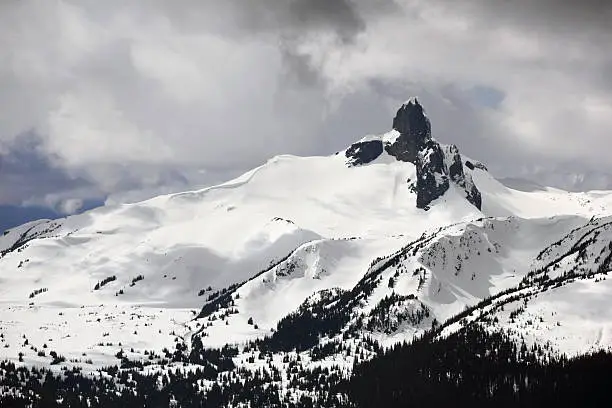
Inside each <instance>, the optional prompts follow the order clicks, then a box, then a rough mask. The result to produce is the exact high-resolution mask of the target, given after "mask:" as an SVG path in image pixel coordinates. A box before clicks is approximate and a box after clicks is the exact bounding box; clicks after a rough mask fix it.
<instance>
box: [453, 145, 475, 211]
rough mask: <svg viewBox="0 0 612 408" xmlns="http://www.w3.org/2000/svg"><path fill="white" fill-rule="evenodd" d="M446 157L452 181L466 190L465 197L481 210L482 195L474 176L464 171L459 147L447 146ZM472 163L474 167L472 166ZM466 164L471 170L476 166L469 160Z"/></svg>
mask: <svg viewBox="0 0 612 408" xmlns="http://www.w3.org/2000/svg"><path fill="white" fill-rule="evenodd" d="M445 157H446V167H447V169H448V176H449V177H450V179H451V181H452V182H453V183H455V184H456V185H457V186H459V187H461V188H462V189H463V191H465V194H466V195H465V198H466V199H467V200H468V201H469V202H470V203H472V204H473V205H474V206H475V207H476V208H478V209H479V210H480V209H481V208H482V195H481V194H480V191H478V188H477V187H476V185H475V184H474V182H473V181H472V176H470V175H469V174H468V173H466V172H465V171H464V169H463V163H462V162H461V154H459V149H458V148H457V146H455V145H450V146H446V152H445ZM468 163H469V165H468ZM478 164H480V163H478ZM470 165H471V166H472V168H470ZM465 166H466V167H467V168H469V169H470V170H474V167H475V166H474V165H473V163H470V162H469V161H466V162H465ZM481 166H482V165H481ZM483 167H484V166H483Z"/></svg>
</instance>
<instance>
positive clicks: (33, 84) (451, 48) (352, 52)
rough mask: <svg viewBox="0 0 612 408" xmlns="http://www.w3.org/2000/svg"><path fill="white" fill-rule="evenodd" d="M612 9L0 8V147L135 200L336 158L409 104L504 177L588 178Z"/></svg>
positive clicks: (606, 108) (606, 133) (414, 1)
mask: <svg viewBox="0 0 612 408" xmlns="http://www.w3.org/2000/svg"><path fill="white" fill-rule="evenodd" d="M579 3H580V5H581V6H580V7H578V4H579ZM607 3H608V2H605V3H604V2H596V1H594V0H591V1H587V2H562V1H553V0H544V1H537V2H535V1H527V0H511V1H485V0H467V1H462V2H451V1H449V0H434V1H425V0H401V1H400V0H397V1H392V0H338V1H330V0H287V1H285V0H263V1H241V0H228V1H223V2H219V1H213V0H180V1H177V2H167V1H165V0H150V1H144V0H143V1H133V2H124V1H119V0H108V1H104V2H100V1H96V0H78V1H77V0H63V1H57V2H34V1H31V0H25V1H19V2H18V1H8V2H2V3H0V61H1V62H0V89H1V90H2V92H1V93H0V105H2V106H3V107H4V108H3V110H2V111H0V150H4V152H5V153H7V154H8V156H7V157H10V155H11V154H14V150H15V147H14V146H16V144H17V145H18V144H19V143H20V142H19V141H17V139H16V135H19V134H22V133H24V132H28V131H30V130H32V129H34V130H35V131H36V133H37V134H38V135H39V141H38V142H37V143H38V144H37V146H36V155H37V156H36V158H32V157H30V158H28V159H27V160H26V162H27V161H32V162H36V160H39V161H40V160H44V161H45V163H46V164H45V165H46V166H47V168H49V169H53V171H52V172H51V173H50V174H55V173H57V174H58V176H57V178H55V179H53V180H48V181H47V182H46V183H44V184H46V185H47V186H52V187H50V190H55V191H60V190H62V191H64V190H65V191H68V190H79V191H81V192H82V194H81V195H78V196H75V197H68V196H66V198H77V199H78V198H83V195H86V194H85V190H87V191H89V194H100V195H107V194H110V195H112V196H113V197H116V199H117V200H122V199H136V198H143V197H144V196H145V195H146V194H154V193H159V192H167V191H172V190H176V189H185V188H189V187H190V186H200V185H204V184H207V183H211V182H215V181H220V180H221V179H223V178H224V177H229V176H230V175H235V174H236V173H238V172H240V171H242V170H246V169H248V168H250V167H252V166H255V165H258V164H260V163H262V162H263V161H265V160H266V159H267V158H269V157H270V156H272V155H274V154H280V153H292V154H304V155H307V154H328V153H332V152H334V151H336V150H340V149H342V148H343V147H344V146H346V145H347V144H348V143H350V142H352V141H353V140H355V139H358V138H360V137H362V136H363V135H364V134H365V133H373V132H383V131H386V130H387V129H388V128H389V127H390V122H391V118H392V117H393V113H394V110H395V109H396V107H397V105H398V104H399V103H401V102H402V101H403V100H404V99H406V98H407V97H408V96H410V95H412V94H418V95H419V96H421V97H422V99H423V103H424V104H425V106H426V109H427V111H428V113H429V115H430V116H431V118H432V121H433V128H434V132H435V134H436V137H438V138H439V139H440V140H441V141H443V142H446V143H456V144H457V145H459V147H460V148H461V150H462V151H463V152H465V153H466V154H468V155H469V156H472V157H474V158H475V159H480V160H483V161H485V162H487V163H488V164H489V167H490V168H492V169H494V171H495V172H496V174H500V175H509V176H517V177H518V176H520V177H529V176H530V175H533V176H534V177H536V178H538V179H539V180H544V179H546V177H548V178H549V179H550V177H549V176H546V174H550V171H552V170H550V171H549V172H548V173H546V171H544V170H542V169H570V173H571V174H587V175H588V174H591V176H590V177H588V178H593V177H594V176H592V174H594V173H593V172H594V171H597V172H600V173H601V174H607V173H609V172H612V164H610V163H609V158H608V157H607V156H608V155H607V151H608V148H609V147H612V146H610V139H611V138H610V136H611V135H610V129H612V79H611V78H612V76H611V75H610V72H611V71H610V70H611V69H612V52H610V51H611V50H610V47H611V45H610V42H609V40H608V38H610V37H611V36H607V35H608V34H610V23H609V21H612V19H608V18H607V16H609V10H610V7H609V6H608V5H607ZM593 146H597V149H595V148H593ZM11 152H12V153H11ZM570 163H571V166H570V165H569V164H570ZM15 169H16V168H15ZM15 171H17V170H15ZM54 172H55V173H54ZM17 173H19V174H22V175H24V176H23V177H34V176H32V175H34V174H39V173H36V172H33V171H31V170H28V169H25V168H22V169H21V170H18V171H17ZM17 173H15V172H14V171H13V175H12V176H11V177H13V178H14V180H18V179H19V177H20V176H19V174H17ZM26 174H30V176H25V175H26ZM571 174H570V175H569V176H568V177H565V178H563V180H570V179H571ZM598 174H599V173H598ZM5 177H6V178H5V180H8V178H9V177H8V176H5ZM36 177H40V180H46V179H45V177H50V176H49V175H45V174H42V173H40V175H39V176H36ZM599 179H602V180H603V179H605V177H604V176H602V177H600V178H598V180H599ZM563 180H561V181H559V183H566V184H569V182H568V181H563ZM544 181H545V180H544ZM5 183H7V182H6V181H5ZM15 183H16V184H18V181H15ZM79 183H81V184H79ZM598 183H599V184H601V183H600V182H598ZM16 184H15V185H16ZM41 184H42V182H41ZM4 186H6V187H2V191H1V193H2V194H3V196H4V197H7V196H9V195H10V196H11V200H12V201H11V202H13V201H15V200H17V201H19V200H30V199H32V197H31V196H32V194H33V193H32V192H31V191H36V189H32V190H31V191H29V190H28V191H26V190H25V189H23V188H21V189H19V188H15V189H13V190H11V192H8V191H9V187H8V186H9V184H4ZM50 190H44V189H43V190H41V191H40V193H39V196H40V197H39V198H37V199H38V200H39V201H40V200H42V201H44V199H45V198H44V197H45V196H47V195H49V194H51V193H53V191H50ZM139 190H140V191H141V193H139V192H138V191H139ZM142 191H146V193H142ZM41 197H42V198H41ZM74 203H76V202H72V204H74Z"/></svg>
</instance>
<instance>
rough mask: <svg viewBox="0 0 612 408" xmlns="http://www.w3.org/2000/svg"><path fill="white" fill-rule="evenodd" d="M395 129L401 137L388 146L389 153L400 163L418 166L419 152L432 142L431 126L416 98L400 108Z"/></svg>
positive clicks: (396, 116) (394, 119)
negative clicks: (404, 162)
mask: <svg viewBox="0 0 612 408" xmlns="http://www.w3.org/2000/svg"><path fill="white" fill-rule="evenodd" d="M393 129H395V130H397V131H398V132H399V136H398V137H397V139H395V142H393V143H392V144H389V145H387V146H386V150H387V153H389V154H390V155H391V156H395V157H396V158H397V159H398V160H400V161H406V162H410V163H415V164H416V162H417V159H418V154H419V151H421V150H423V148H424V147H425V145H426V144H427V142H428V141H429V140H431V124H430V123H429V119H428V118H427V116H425V112H424V110H423V107H422V106H421V104H420V103H419V101H418V100H417V99H416V98H411V99H410V100H408V101H407V102H405V103H404V104H403V105H402V106H401V107H400V108H399V110H398V111H397V113H396V114H395V118H393Z"/></svg>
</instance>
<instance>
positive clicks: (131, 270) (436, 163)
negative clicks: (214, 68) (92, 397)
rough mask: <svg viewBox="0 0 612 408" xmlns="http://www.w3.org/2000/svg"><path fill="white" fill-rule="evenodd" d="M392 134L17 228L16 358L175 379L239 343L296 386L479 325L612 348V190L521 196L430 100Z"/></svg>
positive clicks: (564, 343) (12, 255) (2, 295)
mask: <svg viewBox="0 0 612 408" xmlns="http://www.w3.org/2000/svg"><path fill="white" fill-rule="evenodd" d="M393 127H394V128H393V129H392V130H391V131H389V132H387V133H384V134H382V135H371V136H367V137H365V138H363V139H361V140H359V141H357V142H355V143H354V144H352V145H351V146H349V147H347V149H345V150H343V151H341V152H338V153H336V154H335V155H330V156H321V157H295V156H278V157H275V158H273V159H271V160H269V161H268V162H267V163H265V164H263V165H262V166H260V167H258V168H256V169H254V170H252V171H250V172H248V173H246V174H244V175H243V176H241V177H238V178H237V179H235V180H232V181H229V182H227V183H224V184H221V185H219V186H214V187H210V188H206V189H203V190H199V191H191V192H185V193H180V194H171V195H164V196H159V197H156V198H153V199H151V200H147V201H144V202H141V203H136V204H129V205H121V206H112V207H111V206H109V207H102V208H98V209H95V210H92V211H88V212H85V213H83V214H80V215H76V216H71V217H67V218H64V219H61V220H54V221H48V220H47V221H45V220H42V221H37V222H33V223H29V224H25V225H23V226H20V227H16V228H13V229H11V230H9V231H7V232H5V234H4V235H3V236H1V237H0V334H1V336H0V356H2V357H4V358H7V359H11V360H13V361H17V360H18V359H19V358H20V357H19V353H23V354H22V356H21V359H22V360H23V361H24V363H26V364H37V365H43V364H49V363H51V362H52V361H53V360H56V358H55V357H50V351H54V352H56V353H58V354H61V355H65V356H66V357H67V358H68V359H71V360H72V362H71V364H75V365H78V366H80V367H84V368H85V369H87V370H90V371H94V370H95V369H96V368H101V367H104V366H107V365H112V364H114V363H116V362H117V361H118V359H119V361H123V362H125V359H130V360H133V361H141V362H142V361H145V362H148V363H150V364H151V365H152V366H153V368H151V370H153V371H154V370H159V371H163V369H164V368H163V367H165V366H166V364H168V363H169V361H171V360H173V359H174V360H176V362H177V364H178V362H185V363H187V362H189V363H191V364H196V365H201V366H206V364H207V363H206V361H207V360H206V359H204V358H203V357H201V356H205V355H208V356H209V357H210V353H211V352H209V351H206V350H205V349H206V348H210V347H219V348H220V347H223V346H226V345H237V346H239V347H240V351H239V352H236V353H234V352H233V351H232V353H231V356H229V357H228V356H225V355H224V358H226V360H229V361H233V363H232V364H234V363H235V364H237V365H238V366H239V367H241V368H242V369H244V370H247V371H248V370H257V369H260V368H262V367H267V368H270V369H271V367H273V366H274V367H278V370H280V372H282V373H284V375H285V374H287V373H288V372H289V371H290V370H291V369H292V367H293V366H291V367H290V365H291V364H297V363H296V361H297V358H298V357H297V356H298V355H299V356H300V359H302V358H303V360H300V361H302V363H301V364H303V366H302V368H304V369H306V368H312V367H328V368H329V367H330V366H332V365H334V366H338V367H341V370H344V371H342V372H343V373H344V374H346V373H347V372H348V371H350V369H351V367H352V363H353V362H354V361H355V359H356V358H357V357H359V358H368V356H370V357H372V356H374V355H376V353H377V348H378V347H380V346H390V345H392V344H395V343H398V342H402V341H404V340H410V339H412V338H414V337H415V336H419V335H423V334H424V333H436V335H440V336H442V335H447V334H450V333H454V332H458V331H461V330H462V329H463V328H464V327H465V325H466V324H469V323H470V322H480V321H482V322H485V321H486V323H487V324H490V325H491V327H497V328H502V329H509V330H512V331H513V333H516V335H517V336H518V337H520V336H523V337H525V336H527V337H529V339H530V341H533V342H538V343H540V342H551V343H552V344H554V347H555V350H557V351H559V352H568V353H573V354H579V353H581V352H583V351H586V350H591V349H597V348H602V347H607V346H610V345H612V336H610V335H609V333H610V332H609V330H610V329H609V327H608V323H607V321H608V313H607V312H605V313H604V312H603V311H602V310H604V309H605V305H606V300H605V299H606V297H607V295H608V284H607V283H606V282H605V281H604V280H602V278H601V276H599V275H597V276H596V277H595V276H592V275H591V274H590V272H589V271H593V270H596V271H599V272H598V273H599V274H601V273H603V272H607V270H608V268H609V262H608V251H609V247H608V246H606V245H608V243H609V242H610V240H612V237H609V234H608V228H609V227H608V226H607V225H608V222H609V221H608V219H607V218H606V216H608V215H610V214H611V212H610V208H612V207H611V206H610V204H612V193H609V192H591V193H571V194H570V193H567V192H564V191H561V190H556V189H551V188H541V189H537V190H536V189H534V190H533V191H517V190H513V189H511V188H508V187H506V186H504V185H503V184H501V183H500V182H498V181H497V180H495V178H493V177H492V176H491V174H490V173H489V172H488V171H487V170H486V167H485V166H484V165H483V164H481V163H479V162H477V161H474V160H472V159H470V158H467V157H464V156H462V155H461V154H460V153H459V150H458V148H457V147H456V146H453V145H443V144H440V143H439V142H438V141H436V140H435V139H434V138H433V137H432V132H431V124H430V122H429V119H428V118H427V117H426V115H425V113H424V111H423V109H422V107H421V106H420V104H419V103H418V101H417V100H416V99H411V100H409V101H408V102H406V103H405V104H403V105H402V107H400V109H399V110H398V113H397V115H396V117H395V119H394V122H393ZM568 254H569V255H568ZM577 268H578V269H579V268H583V269H584V270H582V272H580V274H581V277H584V278H585V279H577V278H576V277H575V276H574V275H572V273H574V272H573V271H574V270H576V269H577ZM549 269H550V272H549V273H548V274H546V273H544V272H543V271H545V270H549ZM560 271H563V272H565V275H561V276H559V275H558V274H559V273H561V272H560ZM543 273H544V275H543ZM555 279H562V281H563V284H562V285H560V286H558V287H556V286H555V285H556V284H557V283H559V282H560V280H555ZM571 279H574V281H571V282H570V280H571ZM549 280H553V281H554V282H553V284H550V285H547V284H546V282H548V281H549ZM545 288H547V289H546V290H544V289H545ZM584 293H589V294H590V297H589V299H590V298H592V301H590V300H584V297H583V296H582V294H584ZM512 296H515V297H514V298H513V297H512ZM526 296H528V297H529V299H528V301H527V303H526V304H523V303H521V302H525V299H526ZM521 304H523V306H521ZM521 307H522V309H524V310H521V312H520V313H515V314H512V313H513V311H514V310H515V309H517V310H518V309H520V308H521ZM466 310H467V311H466ZM561 310H563V313H561V312H560V311H561ZM597 313H599V314H600V315H601V316H603V317H602V318H597ZM510 314H512V316H510ZM548 314H551V317H549V316H548ZM521 316H529V317H528V318H527V317H525V319H523V317H521ZM495 318H497V321H494V319H495ZM529 320H531V321H532V323H533V322H534V321H536V322H539V323H537V324H529V325H527V323H526V322H527V321H529ZM553 322H554V324H553ZM557 322H559V325H557ZM527 326H529V327H527ZM576 336H578V337H576ZM570 337H571V338H579V340H568V339H570ZM182 344H185V346H184V347H185V349H183V348H182V347H183V346H182ZM164 349H165V350H166V351H162V350H164ZM128 350H129V352H128ZM169 350H176V352H175V353H173V352H170V351H169ZM232 350H233V349H232ZM255 350H257V351H259V353H261V355H262V356H263V355H264V353H269V354H268V355H267V356H266V357H265V358H259V357H258V358H255V356H254V355H255V354H256V353H255ZM207 353H208V354H207ZM227 353H229V352H227ZM362 355H363V357H362ZM117 356H119V357H117ZM285 360H287V361H285ZM224 361H225V360H224ZM221 365H222V364H219V365H217V366H221ZM215 370H220V369H218V368H216V369H215ZM215 373H216V371H215ZM236 375H237V374H236ZM209 385H210V384H209ZM283 387H285V388H287V387H288V386H287V384H284V385H283ZM289 388H290V387H289ZM294 388H295V387H294Z"/></svg>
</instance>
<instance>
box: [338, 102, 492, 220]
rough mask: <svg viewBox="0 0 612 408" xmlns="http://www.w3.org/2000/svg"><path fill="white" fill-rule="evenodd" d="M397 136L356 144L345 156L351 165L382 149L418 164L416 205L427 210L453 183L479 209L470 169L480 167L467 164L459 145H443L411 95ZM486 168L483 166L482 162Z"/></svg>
mask: <svg viewBox="0 0 612 408" xmlns="http://www.w3.org/2000/svg"><path fill="white" fill-rule="evenodd" d="M393 129H394V131H395V132H397V133H395V135H396V136H395V137H394V138H391V139H387V140H384V141H383V140H381V139H373V140H367V141H361V142H357V143H354V144H353V145H352V146H350V147H349V148H348V149H347V150H346V152H345V155H346V157H347V159H348V161H347V164H348V165H349V166H361V165H364V164H367V163H370V162H372V161H374V160H376V158H378V157H379V156H380V155H381V154H382V153H383V149H384V150H385V151H386V152H387V153H388V154H389V155H391V156H393V157H395V158H396V159H397V160H399V161H403V162H410V163H413V164H414V165H415V166H416V173H417V180H416V186H412V188H414V189H415V191H416V193H417V200H416V206H417V207H418V208H423V209H428V208H429V205H430V204H431V203H432V201H434V200H436V199H438V198H440V197H442V196H443V195H444V193H446V192H447V191H448V189H449V188H450V186H451V183H452V184H453V185H455V186H456V187H457V188H458V189H459V190H460V191H464V192H465V198H466V199H467V200H468V201H469V202H470V203H472V204H473V205H474V206H475V207H477V208H478V209H480V208H481V204H482V198H481V195H480V191H478V188H477V187H476V185H475V184H474V183H473V181H472V177H471V171H473V170H474V169H475V168H476V167H477V166H476V165H475V164H473V163H471V162H466V163H465V168H464V163H463V161H462V158H461V154H460V153H459V149H457V146H455V145H450V146H445V145H440V143H438V142H437V141H436V140H435V139H433V138H432V136H431V123H430V122H429V119H428V118H427V116H426V115H425V111H424V109H423V107H422V106H421V104H420V103H419V101H418V100H417V98H410V99H409V100H408V101H406V102H405V103H404V104H402V106H401V107H400V108H399V109H398V111H397V113H396V115H395V118H393ZM480 166H481V167H478V168H484V166H482V165H480Z"/></svg>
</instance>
